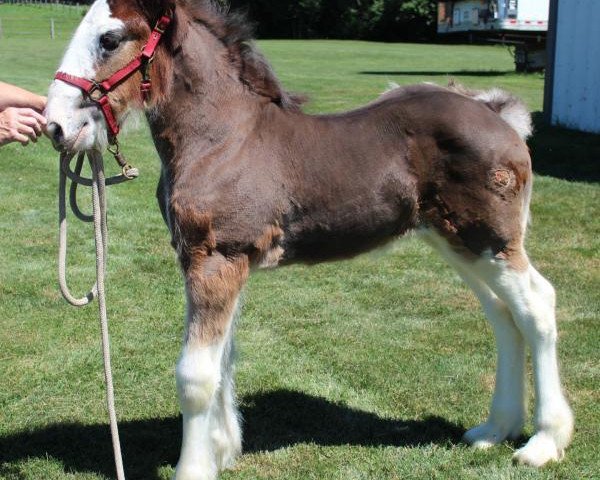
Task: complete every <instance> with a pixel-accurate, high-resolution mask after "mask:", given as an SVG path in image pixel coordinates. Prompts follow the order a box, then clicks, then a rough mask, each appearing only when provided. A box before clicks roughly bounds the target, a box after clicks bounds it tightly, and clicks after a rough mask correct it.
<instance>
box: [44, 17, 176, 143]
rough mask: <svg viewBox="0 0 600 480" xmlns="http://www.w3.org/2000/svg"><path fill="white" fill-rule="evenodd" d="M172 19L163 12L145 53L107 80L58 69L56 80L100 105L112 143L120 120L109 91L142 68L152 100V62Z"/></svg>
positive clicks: (143, 92)
mask: <svg viewBox="0 0 600 480" xmlns="http://www.w3.org/2000/svg"><path fill="white" fill-rule="evenodd" d="M172 20H173V14H172V13H170V12H169V13H166V14H164V15H163V16H162V17H161V18H160V20H159V21H158V22H157V23H156V26H155V27H154V29H153V30H152V33H151V34H150V38H149V39H148V43H146V45H145V46H144V48H143V49H142V53H141V54H140V55H139V56H137V57H136V58H135V59H133V60H132V61H131V62H129V63H128V64H127V65H126V66H124V67H123V68H122V69H120V70H118V71H117V72H115V73H114V74H113V75H111V76H110V77H109V78H107V79H106V80H103V81H101V82H97V81H95V80H88V79H87V78H82V77H76V76H75V75H69V74H68V73H64V72H57V73H56V76H55V77H54V78H55V79H56V80H60V81H62V82H65V83H68V84H69V85H72V86H74V87H77V88H79V89H81V90H82V91H83V93H84V94H86V95H87V96H88V97H89V98H90V100H92V101H93V102H94V103H96V104H97V105H98V107H99V108H100V110H101V111H102V113H103V114H104V118H105V119H106V124H107V126H108V130H109V133H110V136H111V137H112V143H115V141H116V137H117V135H118V134H119V123H118V122H117V119H116V117H115V114H114V112H113V109H112V107H111V106H110V102H109V99H108V94H109V93H110V92H111V91H113V90H114V89H115V88H116V87H118V86H119V85H120V84H121V83H123V82H124V81H125V80H127V79H128V78H129V77H131V76H132V75H133V74H134V73H136V72H137V71H138V70H141V72H142V83H141V85H140V93H141V95H142V100H143V101H144V102H146V101H147V100H148V99H149V97H150V89H151V87H152V82H151V80H150V65H151V64H152V61H153V60H154V53H155V52H156V48H157V47H158V44H159V43H160V40H161V38H162V36H163V34H164V33H165V31H166V29H167V28H168V26H169V25H170V23H171V21H172Z"/></svg>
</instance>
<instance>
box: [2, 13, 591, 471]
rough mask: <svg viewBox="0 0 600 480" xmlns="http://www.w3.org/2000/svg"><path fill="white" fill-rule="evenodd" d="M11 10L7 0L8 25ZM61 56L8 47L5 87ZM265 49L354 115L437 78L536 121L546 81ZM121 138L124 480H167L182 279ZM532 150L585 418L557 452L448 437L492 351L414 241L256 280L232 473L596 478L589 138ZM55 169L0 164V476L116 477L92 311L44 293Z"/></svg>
mask: <svg viewBox="0 0 600 480" xmlns="http://www.w3.org/2000/svg"><path fill="white" fill-rule="evenodd" d="M11 8H12V9H14V8H16V7H8V6H4V5H0V18H2V19H3V22H4V25H5V28H6V25H7V24H8V19H9V18H10V15H17V13H14V12H13V11H12V10H11ZM19 8H21V10H19V12H18V14H19V15H22V12H24V11H25V12H29V13H28V14H30V15H31V16H32V19H33V18H34V16H36V15H40V16H42V14H44V15H46V14H47V12H45V11H42V12H40V11H39V10H35V9H33V7H29V8H31V10H30V11H29V10H26V8H27V7H19ZM36 18H37V17H36ZM32 23H35V22H33V21H32ZM65 45H66V37H65V38H59V39H57V40H56V41H54V42H51V41H49V40H48V39H47V38H46V37H44V36H43V34H41V33H40V35H38V36H37V37H36V36H27V37H16V36H15V37H11V36H6V37H5V38H2V39H0V65H2V70H1V71H0V80H3V81H9V82H13V83H17V84H19V85H21V86H24V87H27V88H31V89H33V90H36V91H38V92H44V91H45V89H46V88H47V85H48V84H49V83H50V81H51V78H52V75H53V73H54V70H55V69H56V66H57V65H58V61H59V58H60V56H61V54H62V52H63V50H64V48H65ZM260 46H261V47H262V48H263V50H264V51H265V52H266V53H267V55H268V56H269V58H270V59H271V60H272V61H273V63H274V64H275V66H276V69H277V71H278V72H280V74H281V78H282V79H283V81H284V83H285V84H286V85H287V86H288V87H289V88H290V89H292V90H296V91H301V92H306V93H308V94H309V95H310V96H311V98H312V103H311V104H310V105H309V107H308V109H309V110H310V111H312V112H324V111H332V110H336V111H337V110H342V109H345V108H350V107H353V106H357V105H360V104H361V103H364V102H366V101H368V100H370V99H372V98H374V97H375V96H376V95H377V94H378V93H379V92H381V91H383V90H384V89H385V88H386V86H387V82H388V81H395V82H398V83H401V84H404V83H410V82H420V81H424V80H428V81H437V82H441V83H443V82H446V80H447V78H448V77H450V76H453V77H456V78H457V79H459V80H460V81H462V82H463V83H465V84H467V85H469V86H472V87H488V86H491V85H495V86H500V87H504V88H507V89H509V90H511V91H513V92H515V93H517V94H519V95H521V96H522V97H523V98H524V99H525V100H526V101H527V103H528V105H529V106H530V107H531V109H532V110H533V111H539V110H540V109H541V103H542V93H543V92H542V88H543V78H542V76H541V75H538V74H533V75H518V74H514V73H512V60H511V58H510V56H509V55H508V53H507V52H506V50H504V49H502V48H498V47H481V46H439V45H432V46H428V45H394V44H374V43H364V42H333V41H311V42H300V41H265V42H260ZM7 66H8V67H7ZM361 72H372V73H361ZM449 72H450V74H449ZM452 72H453V73H452ZM537 118H539V115H538V117H537ZM123 143H124V148H125V152H126V153H127V154H128V156H129V159H130V161H131V162H132V163H134V164H135V165H136V166H138V167H139V168H140V169H141V171H142V177H141V178H140V179H139V180H137V181H136V182H134V183H131V184H128V185H126V186H122V187H117V188H114V189H111V190H110V193H109V203H110V227H111V247H110V263H109V279H108V299H109V314H110V318H111V321H112V324H111V332H112V341H113V352H114V360H113V361H114V368H115V381H116V391H117V404H118V410H119V414H120V419H121V428H122V436H123V444H124V453H125V462H126V466H127V471H128V478H130V479H136V478H137V479H145V480H146V479H154V478H160V479H168V478H169V477H170V475H171V474H172V472H173V465H174V464H175V462H176V461H177V455H178V450H179V442H180V420H179V418H178V406H177V399H176V394H175V381H174V375H173V366H174V363H175V361H176V358H177V355H178V351H179V345H180V339H181V335H182V329H183V323H182V318H183V292H182V282H181V279H180V275H179V272H178V268H177V265H176V261H175V256H174V254H173V252H172V251H171V248H170V246H169V236H168V233H167V230H166V228H165V226H164V225H163V223H162V220H161V218H160V214H159V212H158V208H157V206H156V203H155V200H154V189H155V185H156V182H157V177H158V171H159V164H158V160H157V156H156V153H155V151H154V149H153V147H152V145H151V142H150V140H149V137H148V133H147V131H146V130H145V129H141V130H139V131H133V132H130V133H129V134H127V135H126V136H125V138H124V142H123ZM531 146H532V151H533V153H534V159H535V165H536V170H537V171H538V172H539V173H541V175H538V176H537V179H536V180H537V181H536V188H535V195H534V199H533V205H532V210H533V226H532V229H531V234H530V237H529V240H528V247H529V251H530V253H531V256H532V258H533V261H534V263H535V264H536V265H537V266H539V267H540V269H541V270H542V271H543V272H544V274H545V275H546V276H547V277H548V278H549V279H550V280H551V281H552V282H553V283H554V284H555V286H556V288H557V290H558V295H559V307H558V320H559V329H560V344H559V349H560V358H561V363H562V373H563V378H564V383H565V385H566V388H567V391H568V395H569V398H570V400H571V402H572V404H573V407H574V410H575V413H576V416H577V432H576V435H575V439H574V442H573V446H572V447H571V448H570V449H569V450H568V452H567V457H566V459H565V460H564V461H563V462H562V463H561V464H557V465H551V466H549V467H547V468H544V469H542V470H540V471H536V470H533V469H529V468H523V467H514V466H512V465H511V462H510V455H511V452H512V451H513V449H514V448H516V447H517V446H518V445H519V442H517V443H504V444H502V445H500V446H498V447H497V448H494V449H491V450H489V451H487V452H477V451H473V450H471V449H470V448H468V447H466V446H464V445H462V444H461V443H460V442H459V439H460V436H461V435H462V433H463V432H464V430H465V429H466V428H468V427H470V426H473V425H475V424H477V423H479V422H481V421H482V420H483V419H484V418H485V415H486V413H487V410H488V404H489V400H490V395H491V391H492V387H493V372H494V363H495V352H494V343H493V338H492V334H491V331H490V328H489V327H488V326H487V325H486V323H485V321H484V319H483V316H482V314H481V312H480V310H479V307H478V305H477V303H476V301H475V299H474V297H473V296H472V294H471V293H469V292H468V291H467V290H466V289H465V288H464V287H463V286H462V284H461V283H460V281H459V280H458V279H457V277H456V276H455V274H454V273H453V272H452V271H451V270H450V269H449V268H448V267H447V266H446V265H445V264H444V263H443V262H442V261H441V260H440V258H438V256H436V255H435V254H434V253H433V252H432V251H431V250H430V249H429V248H428V247H426V246H425V245H423V244H422V243H420V242H418V241H417V240H416V239H414V238H409V239H406V240H404V241H403V242H398V243H396V244H394V245H392V246H391V247H390V248H388V249H385V250H384V251H382V252H376V253H372V254H368V255H364V256H361V257H359V258H356V259H354V260H351V261H345V262H340V263H329V264H323V265H318V266H315V267H306V266H293V267H287V268H284V269H279V270H275V271H271V272H261V273H258V274H256V275H254V276H253V277H252V279H251V280H250V283H249V285H248V288H247V290H246V295H245V309H244V315H243V318H242V320H241V322H240V324H239V329H238V331H239V333H238V341H239V342H238V344H239V347H240V355H239V362H238V374H237V379H238V387H239V395H240V400H241V405H242V411H243V414H244V418H245V451H246V453H245V454H244V456H243V457H242V458H241V460H240V461H239V463H238V466H237V467H236V468H235V470H233V471H231V472H227V473H225V474H224V475H223V478H224V479H226V480H240V479H248V480H250V479H290V480H306V479H328V480H329V479H339V480H347V479H357V480H358V479H360V480H363V479H425V478H432V479H456V478H460V479H479V478H485V479H583V478H589V479H591V478H598V475H599V472H600V461H599V459H598V453H597V449H598V445H599V444H600V434H599V419H600V412H599V407H598V404H599V403H598V402H599V400H600V398H599V393H598V391H599V390H598V387H599V382H600V365H599V360H598V358H599V356H598V345H599V344H600V333H599V332H600V329H598V325H597V322H598V318H599V305H600V301H599V300H600V298H599V288H598V287H599V285H600V278H599V271H600V270H599V267H600V261H599V250H600V246H599V238H600V222H599V220H598V218H599V214H600V211H599V205H600V188H599V184H598V181H599V179H600V178H599V174H598V173H599V168H598V165H599V157H600V139H599V137H597V136H591V135H584V134H579V133H574V132H566V131H563V130H560V129H554V128H549V127H542V126H541V125H539V126H538V134H537V135H536V136H535V137H534V138H533V140H532V142H531ZM57 176H58V174H57V159H56V155H55V153H54V152H53V151H52V149H51V148H50V145H49V143H48V142H47V141H42V142H41V143H40V144H38V145H37V146H32V147H28V148H26V149H24V148H22V147H20V146H15V145H11V146H8V147H6V148H3V149H1V150H0V252H2V261H1V262H0V384H1V385H2V386H1V387H0V478H2V479H10V480H17V479H19V480H21V479H36V480H37V479H51V480H53V479H107V478H113V473H112V472H113V467H112V457H111V448H110V440H109V435H108V429H107V427H106V414H105V408H104V400H103V396H104V388H103V376H102V366H101V357H100V348H99V337H98V326H97V320H96V310H95V308H88V309H85V310H79V311H77V310H73V309H71V308H70V307H67V306H66V304H65V303H64V302H63V301H62V299H61V298H59V294H58V290H57V285H56V283H57V282H56V273H55V271H56V249H57V247H56V243H57V234H56V231H57V228H56V217H57V214H56V203H57V202H56V195H57V194H56V191H57ZM565 179H571V180H579V181H569V180H565ZM71 233H72V236H71V239H72V244H71V252H72V253H73V256H72V259H71V271H72V283H74V284H77V285H82V288H83V286H87V283H89V282H91V279H92V276H93V256H92V248H93V247H92V236H91V231H90V230H89V228H85V227H81V226H80V225H75V224H73V228H72V232H71ZM531 431H532V430H531V426H530V425H529V426H528V428H527V431H526V433H527V434H530V433H531Z"/></svg>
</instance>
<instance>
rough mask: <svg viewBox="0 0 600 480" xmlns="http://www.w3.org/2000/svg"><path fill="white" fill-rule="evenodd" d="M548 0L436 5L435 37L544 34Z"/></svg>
mask: <svg viewBox="0 0 600 480" xmlns="http://www.w3.org/2000/svg"><path fill="white" fill-rule="evenodd" d="M549 11H550V0H456V1H440V2H438V33H456V32H485V31H506V32H547V31H548V13H549Z"/></svg>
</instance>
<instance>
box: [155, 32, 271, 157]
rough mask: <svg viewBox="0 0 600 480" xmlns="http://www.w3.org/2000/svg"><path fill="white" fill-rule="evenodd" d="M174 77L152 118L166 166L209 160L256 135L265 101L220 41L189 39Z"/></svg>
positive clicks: (178, 58) (175, 64)
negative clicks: (246, 81) (242, 78)
mask: <svg viewBox="0 0 600 480" xmlns="http://www.w3.org/2000/svg"><path fill="white" fill-rule="evenodd" d="M172 75H173V81H172V90H171V93H170V95H169V99H168V101H166V102H163V103H162V104H161V105H160V106H159V107H157V109H156V111H155V112H153V113H152V114H151V115H149V116H148V119H149V123H150V127H151V130H152V134H153V136H154V139H155V142H156V146H157V149H158V151H159V154H160V156H161V159H162V160H163V163H170V162H172V161H177V160H178V159H181V158H187V157H189V156H190V155H193V156H194V157H195V158H196V159H206V158H209V157H210V156H211V155H212V154H213V153H214V152H215V151H217V150H222V149H223V148H225V146H226V145H227V144H231V143H238V142H239V141H240V140H242V139H243V138H244V136H245V135H246V134H247V132H250V131H251V130H252V128H253V125H254V123H255V122H256V118H257V117H258V115H259V114H260V110H261V108H262V106H263V105H264V99H261V98H260V97H258V96H257V95H256V94H253V93H252V92H250V91H249V89H248V88H247V87H246V86H244V85H243V84H242V82H241V81H240V79H239V72H237V71H236V70H235V66H234V65H232V64H231V62H230V61H229V59H228V57H227V54H226V51H225V50H224V47H223V45H222V44H221V43H220V42H219V41H218V40H217V39H215V38H214V37H212V36H211V35H207V34H206V32H204V31H195V32H193V33H191V34H190V35H188V36H187V37H186V40H185V42H184V43H183V45H182V48H181V50H180V52H179V53H178V54H177V56H176V57H175V58H174V60H173V72H172ZM233 138H235V141H234V142H232V139H233Z"/></svg>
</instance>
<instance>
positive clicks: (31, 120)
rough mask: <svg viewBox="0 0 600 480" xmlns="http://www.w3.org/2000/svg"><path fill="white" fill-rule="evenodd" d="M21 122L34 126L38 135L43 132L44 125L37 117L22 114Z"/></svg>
mask: <svg viewBox="0 0 600 480" xmlns="http://www.w3.org/2000/svg"><path fill="white" fill-rule="evenodd" d="M19 123H21V124H23V125H27V126H28V127H31V128H33V129H34V130H35V133H36V135H37V136H38V137H39V136H40V135H41V134H42V126H41V125H40V122H39V121H38V120H37V118H34V117H26V116H21V117H19Z"/></svg>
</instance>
